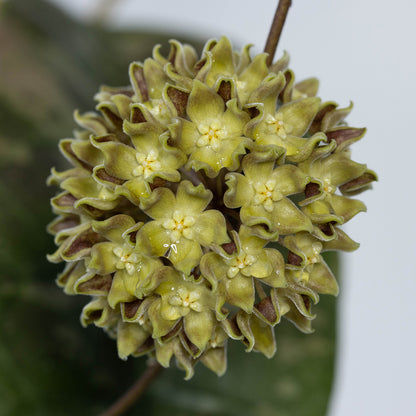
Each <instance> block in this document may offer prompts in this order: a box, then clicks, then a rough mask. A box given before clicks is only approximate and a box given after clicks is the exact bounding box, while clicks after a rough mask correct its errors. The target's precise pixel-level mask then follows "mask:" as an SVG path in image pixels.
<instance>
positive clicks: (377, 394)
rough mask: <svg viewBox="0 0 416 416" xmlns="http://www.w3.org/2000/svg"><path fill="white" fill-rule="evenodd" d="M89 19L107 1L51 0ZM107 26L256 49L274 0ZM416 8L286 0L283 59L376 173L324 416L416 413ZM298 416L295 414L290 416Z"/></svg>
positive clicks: (399, 0) (132, 15) (230, 2)
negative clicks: (345, 124)
mask: <svg viewBox="0 0 416 416" xmlns="http://www.w3.org/2000/svg"><path fill="white" fill-rule="evenodd" d="M54 2H56V3H60V4H62V6H64V7H65V8H70V9H71V13H74V14H75V15H77V16H79V17H82V18H83V19H90V18H91V17H92V16H93V14H94V13H96V8H97V5H98V4H99V3H100V2H101V3H102V0H101V1H100V0H89V1H86V0H71V1H67V0H54ZM113 3H114V5H113V8H112V9H111V13H110V15H109V22H110V23H111V24H113V25H127V26H131V27H135V28H146V29H153V30H158V28H162V29H163V30H164V31H165V32H168V33H170V34H171V35H172V37H175V35H177V34H188V36H189V33H191V32H194V33H197V35H198V36H197V37H198V39H199V38H201V37H206V38H211V37H215V38H219V37H220V36H221V35H227V36H229V37H230V39H231V40H232V42H233V43H234V45H236V46H237V45H238V46H241V45H243V44H246V43H253V44H254V45H255V48H254V49H253V51H255V52H260V51H261V50H262V48H263V46H264V43H265V39H266V37H267V33H268V28H269V25H270V22H271V20H272V17H273V15H274V9H275V7H276V3H277V1H275V0H263V1H261V0H259V1H248V0H209V1H191V0H174V1H172V0H166V1H163V0H153V1H137V0H136V1H134V0H119V1H118V2H113ZM415 16H416V2H414V1H413V0H395V1H388V0H378V1H375V0H337V1H335V0H309V1H308V0H293V6H292V7H291V9H290V11H289V16H288V20H287V22H286V25H285V29H284V34H283V36H282V38H281V40H280V44H279V51H278V54H279V55H280V54H281V51H282V50H283V49H286V50H288V51H289V53H290V55H291V68H292V69H293V70H294V71H295V74H296V76H297V79H298V80H300V79H302V78H306V77H309V76H317V77H319V78H320V80H321V88H320V96H321V97H322V98H323V100H325V101H326V100H334V101H336V102H338V103H339V104H340V105H341V106H342V107H344V106H348V104H349V101H350V100H352V101H353V102H354V104H355V107H354V110H353V112H352V113H351V115H350V116H349V117H348V121H349V124H350V125H352V126H355V127H362V126H366V127H368V133H367V135H366V137H365V138H364V139H363V140H362V141H361V142H359V143H357V144H355V145H354V146H353V147H352V149H353V158H354V159H355V160H357V161H358V162H361V163H367V164H368V166H369V167H370V168H372V169H374V170H375V171H377V172H378V174H379V179H380V180H379V182H378V183H376V184H375V186H374V189H373V190H372V191H369V192H367V193H364V194H362V195H361V196H360V198H361V199H362V200H364V202H365V203H366V204H367V207H368V213H366V214H359V215H358V216H357V217H356V218H354V219H353V220H352V221H351V222H350V223H349V224H348V226H347V228H346V229H347V231H348V233H349V234H350V235H351V236H352V237H353V238H354V239H355V240H357V241H359V242H360V243H361V248H360V249H359V250H358V251H356V252H354V253H350V254H347V255H345V256H344V257H343V273H342V276H343V280H342V285H341V294H340V296H339V302H340V315H339V332H340V334H339V344H338V363H337V372H336V382H335V386H334V392H333V399H332V403H331V406H330V412H329V415H330V416H351V415H353V416H364V415H365V416H367V415H370V416H372V415H377V416H390V415H396V414H397V415H402V414H404V415H412V414H416V399H415V392H414V388H413V387H414V386H415V377H416V364H415V358H414V357H415V354H414V351H415V347H416V345H415V344H416V342H415V332H414V329H415V325H414V322H413V311H414V303H415V299H416V283H415V278H414V271H415V267H414V264H413V260H414V259H415V258H416V242H415V240H414V238H413V233H414V232H415V228H416V227H415V225H414V222H413V221H414V219H413V216H414V215H415V214H414V213H413V209H415V189H414V179H413V169H412V168H413V167H414V166H415V165H416V159H415V158H416V154H415V151H416V144H415V143H416V137H415V130H414V124H415V119H416V108H415V104H414V100H415V96H416V94H415V93H416V87H415V81H414V75H416V71H415V69H416V64H415V47H414V42H415V40H416V28H415V27H416V26H415V23H414V19H415ZM294 416H295V415H294Z"/></svg>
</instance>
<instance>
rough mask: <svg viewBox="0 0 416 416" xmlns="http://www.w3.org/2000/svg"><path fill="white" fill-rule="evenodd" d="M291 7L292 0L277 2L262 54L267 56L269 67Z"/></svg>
mask: <svg viewBox="0 0 416 416" xmlns="http://www.w3.org/2000/svg"><path fill="white" fill-rule="evenodd" d="M291 5H292V0H279V4H278V6H277V9H276V13H275V15H274V19H273V22H272V26H271V27H270V32H269V36H268V37H267V41H266V46H265V47H264V52H266V53H268V54H269V56H268V57H267V61H266V62H267V65H269V66H270V65H271V64H272V62H273V58H274V54H275V52H276V48H277V44H278V42H279V39H280V35H281V33H282V30H283V25H284V24H285V20H286V16H287V12H288V11H289V7H290V6H291Z"/></svg>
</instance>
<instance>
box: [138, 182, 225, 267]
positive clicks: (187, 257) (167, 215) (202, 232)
mask: <svg viewBox="0 0 416 416" xmlns="http://www.w3.org/2000/svg"><path fill="white" fill-rule="evenodd" d="M211 199H212V193H211V192H210V191H209V190H207V189H205V188H204V187H203V186H202V185H198V186H194V185H192V183H191V182H189V181H182V182H181V183H180V184H179V187H178V189H177V192H176V196H175V194H174V193H173V192H172V191H171V190H169V189H167V188H157V189H155V190H154V191H153V193H152V194H151V196H150V197H149V198H147V199H145V200H143V203H142V206H141V208H142V209H143V211H144V212H145V213H146V214H147V215H148V216H149V217H151V218H152V219H153V221H149V222H148V223H146V224H145V225H144V226H143V227H142V228H141V229H140V231H139V233H138V244H139V246H140V247H143V248H144V249H148V250H150V251H151V252H152V254H153V255H155V256H164V257H166V258H168V259H169V260H170V261H171V262H172V263H173V265H174V266H175V267H176V268H177V270H180V271H182V272H184V273H190V272H191V270H192V269H193V268H194V267H195V266H197V264H198V262H199V259H200V258H201V256H202V248H201V246H202V247H209V246H210V245H211V244H218V245H221V244H224V243H227V242H229V241H230V239H229V237H228V236H227V232H226V226H225V219H224V216H223V215H222V214H221V213H220V212H219V211H217V210H214V209H211V210H205V208H206V207H207V205H208V204H209V202H210V201H211Z"/></svg>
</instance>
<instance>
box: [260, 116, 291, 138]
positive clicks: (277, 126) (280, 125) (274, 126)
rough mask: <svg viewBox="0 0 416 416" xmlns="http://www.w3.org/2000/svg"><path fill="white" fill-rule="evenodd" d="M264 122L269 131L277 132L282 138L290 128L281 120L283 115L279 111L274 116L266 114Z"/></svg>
mask: <svg viewBox="0 0 416 416" xmlns="http://www.w3.org/2000/svg"><path fill="white" fill-rule="evenodd" d="M266 124H267V126H268V128H269V131H270V132H271V133H273V134H277V135H278V136H279V137H280V138H281V139H283V140H284V139H286V137H287V134H288V133H290V131H291V130H292V128H291V127H290V126H289V125H288V124H287V123H284V122H283V115H282V114H281V113H277V114H276V117H273V116H272V115H271V114H267V116H266Z"/></svg>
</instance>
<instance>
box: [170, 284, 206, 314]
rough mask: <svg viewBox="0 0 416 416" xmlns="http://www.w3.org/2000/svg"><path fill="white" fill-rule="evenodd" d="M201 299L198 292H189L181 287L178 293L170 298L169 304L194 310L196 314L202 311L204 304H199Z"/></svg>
mask: <svg viewBox="0 0 416 416" xmlns="http://www.w3.org/2000/svg"><path fill="white" fill-rule="evenodd" d="M200 298H201V294H200V293H199V292H198V291H196V290H188V289H187V288H186V287H184V286H180V287H179V288H178V289H177V290H176V293H175V294H173V295H172V296H171V297H170V298H169V303H170V304H171V305H172V306H178V307H182V308H186V309H188V311H189V310H190V309H192V310H193V311H196V312H201V311H202V304H201V302H199V299H200Z"/></svg>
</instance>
